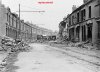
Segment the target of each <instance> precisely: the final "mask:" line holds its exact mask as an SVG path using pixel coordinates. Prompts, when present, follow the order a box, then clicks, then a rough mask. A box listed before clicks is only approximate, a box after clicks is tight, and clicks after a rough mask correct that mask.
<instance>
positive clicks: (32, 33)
mask: <svg viewBox="0 0 100 72" xmlns="http://www.w3.org/2000/svg"><path fill="white" fill-rule="evenodd" d="M51 33H52V31H50V30H48V29H45V28H41V27H38V26H36V25H34V24H32V23H29V22H24V20H21V19H20V18H19V16H18V15H17V14H16V13H12V12H11V10H10V8H9V7H5V6H4V5H3V4H2V3H1V2H0V37H4V36H7V37H10V38H13V39H22V40H26V41H27V40H32V39H36V36H37V35H46V34H51Z"/></svg>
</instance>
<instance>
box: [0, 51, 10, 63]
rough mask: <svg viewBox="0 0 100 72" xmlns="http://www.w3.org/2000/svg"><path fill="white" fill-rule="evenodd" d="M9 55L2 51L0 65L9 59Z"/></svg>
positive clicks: (0, 52)
mask: <svg viewBox="0 0 100 72" xmlns="http://www.w3.org/2000/svg"><path fill="white" fill-rule="evenodd" d="M7 55H8V53H7V52H4V51H0V64H1V62H2V61H3V60H4V59H5V58H6V57H7Z"/></svg>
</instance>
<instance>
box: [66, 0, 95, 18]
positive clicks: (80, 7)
mask: <svg viewBox="0 0 100 72" xmlns="http://www.w3.org/2000/svg"><path fill="white" fill-rule="evenodd" d="M92 1H95V0H90V1H89V2H87V3H85V4H82V5H81V6H79V7H78V8H77V9H76V10H74V11H73V12H72V13H71V14H69V15H68V17H69V16H70V15H72V14H73V13H75V12H76V11H78V10H79V9H82V8H83V7H84V6H85V5H87V4H89V3H91V2H92ZM68 17H67V18H68Z"/></svg>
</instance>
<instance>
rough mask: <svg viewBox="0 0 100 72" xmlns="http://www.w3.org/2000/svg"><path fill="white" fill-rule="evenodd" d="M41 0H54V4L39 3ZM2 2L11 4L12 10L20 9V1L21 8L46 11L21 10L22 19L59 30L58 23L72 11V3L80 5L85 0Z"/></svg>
mask: <svg viewBox="0 0 100 72" xmlns="http://www.w3.org/2000/svg"><path fill="white" fill-rule="evenodd" d="M40 1H53V4H39V3H38V2H40ZM2 3H3V4H5V6H9V7H10V8H11V11H12V12H16V11H18V4H19V3H20V4H21V10H25V11H45V12H44V13H37V12H25V13H23V12H21V19H24V20H25V21H29V22H32V23H33V24H37V25H38V26H41V27H45V28H48V29H51V30H53V31H54V30H58V24H59V22H60V21H62V20H63V17H65V16H67V14H69V13H71V12H72V5H77V6H80V5H81V4H83V0H2Z"/></svg>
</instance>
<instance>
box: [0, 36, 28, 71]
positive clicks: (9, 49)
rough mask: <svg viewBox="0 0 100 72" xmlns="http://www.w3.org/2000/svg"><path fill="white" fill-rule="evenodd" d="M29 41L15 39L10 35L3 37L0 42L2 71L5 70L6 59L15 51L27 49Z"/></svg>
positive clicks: (0, 69) (0, 68)
mask: <svg viewBox="0 0 100 72" xmlns="http://www.w3.org/2000/svg"><path fill="white" fill-rule="evenodd" d="M27 46H28V44H27V43H25V42H23V41H21V40H14V39H11V38H8V37H3V38H2V40H1V42H0V72H4V70H5V68H6V65H7V63H6V61H7V58H8V56H9V55H10V54H12V53H13V52H18V51H23V50H26V47H27Z"/></svg>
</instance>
